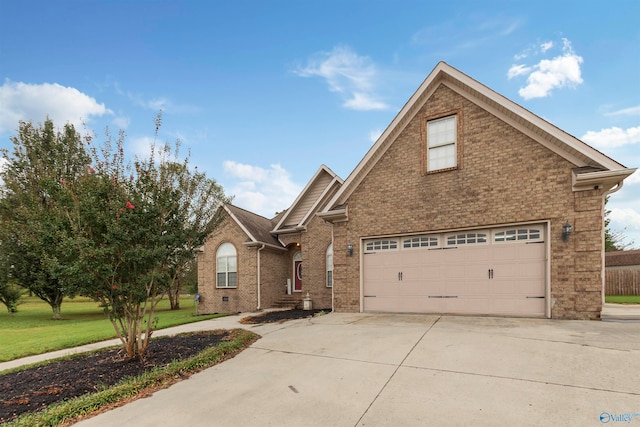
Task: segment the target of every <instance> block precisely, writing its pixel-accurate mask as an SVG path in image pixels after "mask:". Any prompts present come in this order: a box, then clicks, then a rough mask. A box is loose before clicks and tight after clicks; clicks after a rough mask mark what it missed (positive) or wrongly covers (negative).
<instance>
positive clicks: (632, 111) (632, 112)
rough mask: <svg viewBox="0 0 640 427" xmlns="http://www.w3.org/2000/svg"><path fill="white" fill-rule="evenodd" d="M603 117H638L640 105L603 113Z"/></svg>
mask: <svg viewBox="0 0 640 427" xmlns="http://www.w3.org/2000/svg"><path fill="white" fill-rule="evenodd" d="M605 116H608V117H610V116H640V105H638V106H635V107H629V108H623V109H622V110H617V111H612V112H610V113H605Z"/></svg>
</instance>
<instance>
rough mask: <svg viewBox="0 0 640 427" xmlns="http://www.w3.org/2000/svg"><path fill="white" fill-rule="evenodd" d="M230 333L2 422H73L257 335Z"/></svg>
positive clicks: (13, 425) (20, 425)
mask: <svg viewBox="0 0 640 427" xmlns="http://www.w3.org/2000/svg"><path fill="white" fill-rule="evenodd" d="M233 334H234V336H233V339H232V341H226V342H223V343H220V344H219V345H217V346H214V347H210V348H207V349H205V350H203V351H201V352H200V353H199V354H197V355H196V356H193V357H191V358H189V359H186V360H183V361H174V362H172V363H171V364H169V365H168V366H166V367H164V368H160V369H155V370H153V371H151V372H147V373H145V374H142V375H140V376H137V377H134V378H128V379H125V380H123V381H122V382H120V383H119V384H116V385H115V386H113V387H109V388H107V389H104V390H101V391H98V392H96V393H89V394H85V395H84V396H80V397H78V398H75V399H71V400H68V401H66V402H62V403H59V404H56V405H52V406H50V407H48V408H46V409H44V410H43V411H40V412H37V413H33V414H24V415H22V416H21V417H19V418H18V419H16V420H14V421H12V422H10V423H7V424H3V425H5V426H7V427H27V426H28V427H30V426H56V425H60V424H66V423H75V422H77V421H79V420H80V419H82V418H84V417H86V416H87V415H90V414H92V413H95V412H97V411H100V410H101V409H105V408H110V407H114V406H116V405H117V404H118V403H119V402H123V401H130V400H135V399H137V398H139V397H143V396H145V395H146V392H147V391H148V390H157V389H158V388H166V387H169V386H170V385H171V384H173V383H175V382H176V381H179V379H181V378H185V377H188V376H190V375H191V374H193V373H195V372H198V371H201V370H202V369H204V368H207V367H210V366H213V365H215V364H217V363H220V362H222V361H224V360H226V359H228V358H230V357H233V356H235V355H236V354H238V353H239V352H241V351H242V350H244V349H245V348H247V347H248V346H250V345H251V344H252V343H253V342H255V341H256V340H257V339H259V338H260V336H259V335H256V334H254V333H252V332H248V331H245V330H242V329H237V330H234V331H233Z"/></svg>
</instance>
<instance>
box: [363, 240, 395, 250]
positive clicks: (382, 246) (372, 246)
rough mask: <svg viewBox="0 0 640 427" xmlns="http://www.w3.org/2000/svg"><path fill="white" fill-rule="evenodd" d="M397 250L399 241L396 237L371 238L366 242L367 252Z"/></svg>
mask: <svg viewBox="0 0 640 427" xmlns="http://www.w3.org/2000/svg"><path fill="white" fill-rule="evenodd" d="M396 250H398V241H397V240H396V239H379V240H371V241H369V242H366V243H365V245H364V251H365V252H376V251H396Z"/></svg>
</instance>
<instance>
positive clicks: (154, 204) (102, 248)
mask: <svg viewBox="0 0 640 427" xmlns="http://www.w3.org/2000/svg"><path fill="white" fill-rule="evenodd" d="M158 123H159V122H158V121H157V122H156V133H157V129H158V127H159V124H158ZM123 146H124V135H123V133H122V132H121V133H120V137H119V138H118V139H117V141H116V142H115V143H112V142H111V138H108V139H107V142H106V143H105V144H104V146H103V147H101V148H100V149H94V150H93V151H92V152H93V156H94V161H93V163H92V166H91V167H89V168H87V170H86V173H85V174H84V175H83V176H81V177H80V179H78V180H76V181H75V182H74V183H73V184H72V185H68V186H66V187H65V189H66V198H67V200H66V201H65V205H66V206H69V207H70V208H69V209H68V211H67V216H68V221H69V224H70V226H71V228H72V230H73V236H72V237H71V238H69V239H67V241H66V242H65V244H64V245H65V248H66V249H67V255H68V256H67V258H66V259H65V260H63V262H61V263H60V264H59V266H58V269H57V270H56V274H57V276H58V277H60V278H61V279H62V280H63V282H64V283H65V284H68V285H69V286H73V287H78V288H80V290H81V293H82V294H83V295H86V296H89V297H91V298H93V299H95V300H96V301H99V302H100V303H101V306H102V307H103V308H104V310H105V312H106V313H107V314H108V315H109V319H110V320H111V323H112V324H113V326H114V328H115V331H116V333H117V335H118V337H119V338H120V340H121V342H122V344H123V347H124V349H125V350H126V355H127V357H128V358H139V359H142V358H144V355H145V352H146V350H147V348H148V345H149V340H150V338H151V336H152V334H153V329H154V327H155V316H154V313H155V309H156V306H157V304H158V302H159V301H160V300H161V299H162V297H163V296H164V294H166V293H167V292H168V291H169V290H170V287H171V285H172V284H173V282H174V281H175V280H176V277H178V276H179V275H178V273H176V272H179V271H180V269H181V266H182V265H183V264H184V263H185V261H184V260H188V259H189V258H192V257H193V256H194V248H196V247H198V246H200V245H201V244H202V243H203V242H204V239H205V237H206V235H207V234H208V232H209V231H210V230H211V227H212V226H213V225H215V221H212V219H213V215H214V212H215V210H216V209H217V207H218V206H219V204H220V203H221V202H222V201H223V199H224V196H223V192H222V189H221V187H220V186H219V185H217V184H216V183H215V181H213V180H210V179H207V178H206V177H205V176H204V174H201V173H198V172H191V171H190V168H189V160H188V159H189V158H188V156H187V158H186V159H185V160H184V161H182V162H179V163H178V162H175V161H169V158H170V154H169V153H170V152H171V147H169V146H168V145H164V146H162V147H161V149H160V150H156V149H155V148H154V147H152V149H151V154H150V156H149V157H148V158H146V159H136V160H135V161H134V162H133V163H127V162H125V154H124V149H123ZM177 146H178V144H176V147H177ZM176 154H177V148H176ZM196 207H197V208H196ZM201 217H202V218H201Z"/></svg>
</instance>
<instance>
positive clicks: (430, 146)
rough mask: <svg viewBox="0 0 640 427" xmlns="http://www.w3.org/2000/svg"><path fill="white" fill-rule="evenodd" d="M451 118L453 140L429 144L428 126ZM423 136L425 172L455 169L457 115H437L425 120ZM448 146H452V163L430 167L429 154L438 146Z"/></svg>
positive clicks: (456, 161) (456, 160)
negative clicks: (452, 122)
mask: <svg viewBox="0 0 640 427" xmlns="http://www.w3.org/2000/svg"><path fill="white" fill-rule="evenodd" d="M451 119H453V121H454V125H453V140H452V141H449V140H448V141H445V142H441V143H438V144H430V143H429V126H430V125H432V124H436V123H438V122H443V121H446V120H451ZM425 138H426V159H425V161H426V171H427V172H436V171H445V170H450V169H455V168H457V167H458V115H457V114H450V115H447V116H443V117H438V118H434V119H429V120H427V122H426V130H425ZM448 146H453V159H452V160H453V165H449V166H445V167H441V168H433V169H432V168H431V167H430V163H431V161H430V157H431V156H430V154H431V152H432V150H433V151H435V150H437V149H439V148H444V147H448Z"/></svg>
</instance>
